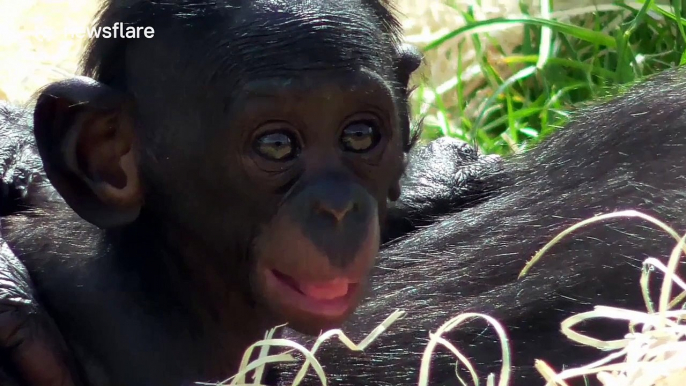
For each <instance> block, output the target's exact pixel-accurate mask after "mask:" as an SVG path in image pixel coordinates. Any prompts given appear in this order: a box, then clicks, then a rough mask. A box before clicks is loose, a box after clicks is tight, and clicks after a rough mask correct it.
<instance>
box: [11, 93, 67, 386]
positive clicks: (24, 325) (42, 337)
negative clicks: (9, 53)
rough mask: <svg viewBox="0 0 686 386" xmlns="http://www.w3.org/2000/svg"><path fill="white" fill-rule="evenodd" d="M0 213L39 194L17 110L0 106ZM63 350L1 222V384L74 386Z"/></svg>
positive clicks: (29, 142) (23, 206) (37, 171)
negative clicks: (5, 236) (8, 243)
mask: <svg viewBox="0 0 686 386" xmlns="http://www.w3.org/2000/svg"><path fill="white" fill-rule="evenodd" d="M0 138H2V140H1V141H0V214H1V215H2V216H8V215H12V214H13V213H15V212H18V211H21V210H29V209H30V208H31V206H32V204H33V202H34V201H35V200H37V199H38V196H39V194H40V192H45V189H43V188H42V187H40V181H42V180H43V179H42V169H41V162H40V158H39V157H38V156H37V154H36V153H35V152H34V147H33V135H32V132H31V131H30V126H29V125H28V121H27V118H26V114H24V111H23V110H22V109H18V108H12V107H10V106H7V105H3V104H0ZM68 357H69V356H68V355H67V350H66V349H65V345H64V342H63V340H62V338H61V335H60V333H59V332H58V331H57V330H56V328H55V326H54V324H53V322H52V320H51V319H50V318H49V317H48V316H47V315H46V314H45V313H44V311H43V310H42V308H41V307H40V306H39V305H38V303H37V302H36V300H35V298H34V294H33V284H32V283H31V280H30V278H29V276H28V273H27V272H26V269H25V268H24V266H23V264H22V263H21V262H20V261H19V260H18V259H17V257H16V256H15V255H14V253H13V252H12V250H10V248H9V246H8V245H7V243H6V242H5V240H4V238H3V236H2V218H0V384H1V385H3V386H14V385H30V386H69V385H76V384H77V383H76V382H74V381H73V379H72V377H71V374H72V370H71V368H70V366H69V365H68V364H67V363H68V359H67V358H68Z"/></svg>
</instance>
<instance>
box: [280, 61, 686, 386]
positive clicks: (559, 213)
mask: <svg viewBox="0 0 686 386" xmlns="http://www.w3.org/2000/svg"><path fill="white" fill-rule="evenodd" d="M685 71H686V68H680V69H675V70H670V71H667V72H665V73H662V74H660V75H658V76H655V77H652V78H651V79H649V80H648V81H645V82H643V83H642V84H639V85H637V86H635V87H633V88H631V89H630V90H628V91H626V92H625V93H624V94H623V95H621V96H619V97H617V98H615V99H613V100H610V101H607V102H603V103H599V104H597V105H596V106H594V107H590V108H587V109H584V110H581V111H578V112H576V117H575V118H574V119H573V120H572V121H571V122H570V123H569V124H567V125H566V126H565V127H563V128H561V129H560V130H559V131H558V132H556V133H555V134H553V135H551V136H550V137H549V138H547V139H546V140H545V141H544V142H543V143H541V144H540V145H538V146H537V147H535V148H534V149H532V150H530V151H528V152H527V153H524V154H520V155H518V156H515V157H512V158H511V159H509V160H507V161H506V162H505V163H504V165H503V167H502V169H501V170H499V171H495V172H491V171H487V172H486V173H487V174H486V175H484V176H483V177H484V178H483V180H482V181H483V182H484V184H485V186H486V188H485V190H486V191H488V190H489V189H491V188H496V192H494V193H495V194H493V195H492V196H491V197H490V198H488V199H487V200H486V201H485V202H481V203H479V204H477V205H475V206H473V207H470V208H468V209H465V210H463V211H460V212H459V213H451V214H447V215H446V214H443V215H440V214H439V217H438V218H437V219H436V222H435V223H433V224H432V225H429V226H427V227H425V228H422V229H421V230H420V231H418V232H416V233H413V234H411V235H409V236H407V237H405V238H403V239H401V240H398V241H397V242H396V243H394V244H393V245H391V246H389V247H388V248H385V249H383V250H382V251H381V253H380V257H379V263H378V268H377V269H376V270H375V272H374V274H373V278H372V282H373V283H375V284H374V286H373V289H372V293H371V295H370V297H369V301H366V302H364V303H363V304H362V305H361V306H360V307H359V308H358V310H357V312H356V313H355V315H353V316H352V317H351V319H350V320H349V321H348V322H346V323H345V324H344V326H343V329H344V331H346V332H349V336H350V337H351V339H353V340H355V339H362V337H363V336H364V335H365V334H367V333H368V332H369V331H372V329H373V328H375V327H376V326H377V325H378V323H380V322H381V321H382V320H383V319H384V318H385V317H387V316H388V314H390V312H392V311H393V310H395V309H402V310H406V311H407V315H406V316H405V318H404V319H402V320H400V321H398V322H396V323H395V324H394V325H393V326H392V327H390V328H389V329H388V330H387V331H386V332H385V333H384V334H383V335H382V336H381V337H379V339H378V340H377V341H376V342H375V343H374V344H373V345H372V346H370V347H369V348H367V349H366V350H365V352H364V353H362V354H356V353H352V352H349V351H348V350H347V349H344V348H342V346H341V345H336V344H331V345H324V346H323V348H322V350H318V351H317V358H318V359H319V360H320V362H321V363H322V364H323V365H324V367H325V368H324V370H325V372H326V373H327V375H328V376H329V377H328V379H329V381H330V382H335V383H336V385H359V384H369V385H408V386H409V385H416V384H417V380H418V372H419V363H420V360H421V355H422V353H423V351H424V348H425V347H426V342H427V339H428V334H429V332H435V331H436V329H437V328H438V327H439V326H440V325H441V324H443V323H444V322H446V321H448V320H449V319H450V318H451V317H453V316H457V315H458V314H460V313H463V312H479V313H486V314H488V315H491V316H493V317H494V318H496V319H498V321H499V322H501V323H502V324H503V325H504V326H505V328H506V329H507V332H508V339H509V342H510V345H511V350H512V351H511V352H512V364H513V367H512V370H513V372H512V375H511V378H510V384H511V385H516V386H518V385H525V386H526V385H532V384H542V383H544V382H543V378H541V376H540V375H539V373H538V372H537V371H536V370H535V369H534V367H533V365H534V361H535V360H536V359H542V360H545V361H546V362H547V363H549V364H550V365H551V366H553V368H555V369H557V370H561V369H563V368H569V367H574V366H581V365H586V364H589V363H591V362H593V361H595V360H598V359H600V358H602V357H605V356H606V355H607V353H603V352H601V351H598V350H597V349H594V348H589V347H585V346H584V347H582V346H580V345H577V344H575V343H573V342H572V341H570V340H568V339H567V338H566V337H565V336H564V335H563V334H562V333H561V332H560V323H561V322H562V321H563V320H564V319H566V318H568V317H569V316H571V315H573V314H576V313H580V312H585V311H591V310H592V309H593V307H594V306H596V305H604V306H615V307H622V308H628V309H634V310H639V311H645V305H644V302H643V298H642V295H641V286H640V284H639V278H640V276H641V267H642V262H643V261H644V260H645V259H646V258H648V257H655V258H659V259H662V260H663V261H666V259H667V258H668V257H669V255H670V253H671V251H672V249H673V248H674V246H675V241H674V239H673V238H672V237H671V236H669V235H667V234H665V233H664V232H663V231H661V230H659V229H657V228H656V227H654V226H652V225H650V224H648V223H646V222H644V221H642V220H638V219H621V220H614V221H608V222H605V223H602V224H600V225H594V226H591V227H588V228H584V229H581V230H579V231H577V232H575V233H574V234H573V235H572V236H571V237H567V238H565V239H563V240H562V241H561V242H560V243H559V244H557V245H556V246H554V247H553V248H552V249H550V250H549V251H548V252H547V253H546V255H545V256H544V258H543V259H542V260H541V261H540V262H539V263H537V264H536V265H535V266H534V267H533V268H532V270H531V271H530V272H529V274H528V275H526V276H525V277H524V278H523V279H521V280H518V279H517V276H518V274H519V272H520V271H521V270H522V268H524V265H525V264H526V262H527V261H528V260H529V259H530V258H531V257H533V256H534V254H535V253H536V252H537V251H538V250H539V249H540V248H541V247H542V246H543V245H544V244H545V243H547V242H548V241H550V240H551V239H552V238H553V237H554V236H556V235H557V234H558V233H559V232H561V231H562V230H564V229H566V228H567V227H569V226H571V225H573V224H575V223H577V222H578V221H581V220H583V219H586V218H590V217H592V216H594V215H597V214H602V213H609V212H614V211H619V210H626V209H636V210H638V211H641V212H643V213H646V214H648V215H652V216H655V217H657V218H659V219H660V220H663V221H665V222H666V223H667V224H669V225H670V226H672V227H673V228H674V229H676V230H677V232H679V233H681V232H684V229H686V216H684V213H686V189H685V187H686V183H685V181H684V175H686V152H684V149H685V146H686V81H685V79H686V77H685V76H686V74H685ZM413 166H414V167H420V166H419V165H418V164H416V163H414V164H413ZM419 170H421V169H419ZM462 170H464V169H462ZM428 174H429V175H430V174H431V172H428ZM429 179H430V180H431V179H432V178H429ZM495 181H500V183H499V184H497V183H495ZM410 191H417V190H416V186H415V187H414V189H410ZM417 207H421V206H417ZM678 271H679V273H680V275H681V277H684V275H685V274H686V263H683V262H682V264H681V265H680V267H679V270H678ZM661 284H662V275H661V274H659V273H656V274H655V275H654V276H653V279H652V280H651V287H652V293H653V294H654V296H657V295H656V294H659V286H660V285H661ZM656 299H657V298H656V297H654V299H653V300H656ZM580 327H581V331H583V332H585V333H586V334H588V335H591V336H593V337H594V338H596V339H601V340H610V339H621V338H623V337H624V334H626V332H627V325H626V323H612V322H607V321H605V322H597V323H596V322H593V323H585V324H584V325H582V326H580ZM286 336H287V337H289V338H291V339H295V340H296V341H298V342H300V343H302V344H304V345H305V346H306V347H309V344H310V342H308V338H307V337H303V336H301V335H299V334H296V333H294V332H290V333H288V334H286ZM444 338H446V339H447V340H449V341H450V342H452V343H454V344H455V345H456V347H458V349H460V350H461V351H462V353H463V354H465V355H466V356H467V357H468V358H470V359H471V360H472V363H473V364H474V366H475V367H476V369H477V372H478V373H479V374H480V379H485V377H486V375H487V374H489V373H495V374H496V375H497V374H499V373H500V366H501V358H502V357H501V352H500V343H499V342H498V340H497V337H496V335H495V333H494V332H493V329H492V328H489V327H488V326H487V325H486V323H485V322H483V321H479V322H471V323H468V324H466V325H465V326H464V327H460V328H459V329H457V330H456V331H455V332H454V333H450V334H447V335H445V336H444ZM454 363H455V359H454V356H453V355H452V354H450V353H448V352H447V350H444V349H439V350H437V352H436V354H435V355H434V359H433V361H432V366H431V369H432V371H431V378H430V379H431V384H432V385H448V384H455V382H456V379H455V367H454ZM295 370H296V369H294V368H291V367H288V366H279V368H278V372H280V373H282V374H284V375H287V374H295ZM290 378H292V377H290V376H285V377H284V379H283V380H282V384H284V385H287V384H288V382H287V381H288V380H289V379H290ZM588 381H589V382H590V384H591V385H597V384H598V382H597V380H596V379H595V378H594V377H589V378H588ZM303 384H307V385H314V384H318V383H317V381H315V380H313V379H309V381H308V382H305V383H303ZM569 384H570V385H584V380H583V379H579V380H577V381H576V382H569Z"/></svg>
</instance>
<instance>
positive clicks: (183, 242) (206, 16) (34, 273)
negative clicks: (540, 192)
mask: <svg viewBox="0 0 686 386" xmlns="http://www.w3.org/2000/svg"><path fill="white" fill-rule="evenodd" d="M119 22H121V23H124V25H125V26H134V27H135V26H144V27H153V28H154V30H155V37H154V38H152V39H140V40H137V39H100V40H94V41H92V43H91V44H90V46H89V49H88V51H87V54H86V56H85V59H84V66H85V74H86V75H87V76H88V78H74V79H70V80H67V81H62V82H58V83H54V84H51V85H49V86H48V87H47V88H45V89H44V90H42V91H41V92H40V95H39V96H38V99H37V101H36V107H35V111H34V114H33V122H28V121H26V122H24V120H25V118H26V117H25V116H23V115H22V112H21V111H18V110H12V111H10V109H8V108H3V109H4V110H3V114H2V115H3V116H4V117H3V118H4V122H3V124H2V125H0V129H2V131H3V133H2V135H3V137H4V136H7V137H8V138H10V141H3V142H2V147H1V148H0V155H1V156H2V161H3V163H2V164H0V166H2V169H0V172H1V173H2V181H3V182H2V189H3V191H2V196H0V197H1V198H2V201H0V208H1V210H2V213H3V216H4V217H3V218H2V228H1V231H2V235H1V236H2V238H1V239H0V240H3V241H2V248H3V249H2V255H1V257H2V264H5V265H7V268H6V269H3V274H4V275H5V276H6V278H5V279H6V280H5V281H3V282H2V283H0V284H1V285H3V286H5V289H6V290H5V292H4V293H3V294H2V296H0V305H2V307H5V308H4V309H0V311H3V310H4V311H5V312H4V313H3V314H0V347H4V348H3V349H2V351H1V352H2V355H3V356H2V357H0V360H2V361H3V363H4V364H5V365H4V368H5V371H6V372H8V373H11V374H9V375H11V376H14V377H15V378H20V379H21V380H22V381H23V382H24V384H26V385H30V386H38V385H62V384H67V381H66V378H65V377H66V376H67V374H68V373H71V374H72V375H74V376H75V377H76V378H79V379H81V380H83V381H85V382H86V383H87V384H89V385H127V386H136V385H146V386H147V385H181V384H189V383H190V382H193V381H218V380H223V379H225V378H226V377H228V376H230V375H232V374H233V373H234V372H235V371H236V369H237V361H238V359H239V358H240V356H241V355H242V352H243V350H244V349H245V348H246V346H247V345H248V344H250V343H252V342H254V341H255V340H257V339H259V338H261V337H262V335H263V333H264V331H265V330H266V329H267V328H270V327H272V326H274V325H276V324H279V323H283V322H289V324H290V325H291V326H293V327H295V328H297V329H299V330H300V331H303V332H308V333H316V332H318V331H320V330H321V329H324V328H328V327H333V326H337V325H338V324H340V323H341V322H342V321H343V320H344V319H346V318H347V317H348V316H349V314H350V313H352V312H353V311H354V309H355V308H356V306H357V303H358V301H359V300H360V298H361V296H362V295H363V293H364V289H365V284H366V282H367V275H368V271H369V269H370V268H371V267H372V265H373V263H374V260H375V257H376V255H377V252H378V249H379V244H380V241H381V240H382V234H385V235H386V238H387V239H390V238H392V237H397V236H399V235H402V233H403V232H407V231H411V230H412V229H414V228H415V227H416V226H419V225H426V224H428V223H430V221H431V218H432V217H433V216H435V215H437V214H439V213H441V212H443V211H453V210H458V209H460V208H463V207H466V206H469V205H473V204H474V202H475V201H474V200H480V199H482V198H484V197H485V196H486V195H484V194H483V192H482V191H483V190H484V185H483V181H482V178H481V177H482V170H491V169H497V168H498V166H497V164H494V163H493V162H492V160H491V158H489V157H479V156H478V155H476V154H474V153H470V152H469V151H468V150H467V149H466V148H464V147H462V146H461V145H456V144H455V143H454V142H452V141H449V140H441V141H438V142H436V143H434V144H432V146H430V147H429V148H427V149H424V150H422V151H420V152H419V153H417V155H416V156H414V157H413V158H414V161H413V162H415V163H416V164H415V166H414V168H415V170H420V169H422V168H426V171H427V176H431V177H432V179H433V181H431V180H429V182H426V181H424V180H421V181H419V180H415V181H413V178H423V177H424V176H423V175H421V174H419V173H416V172H413V173H411V174H410V175H409V176H407V177H405V179H404V180H403V181H401V175H402V174H403V170H404V167H405V159H406V155H407V153H408V151H409V150H410V148H411V147H412V145H413V143H414V137H413V135H412V134H411V131H410V120H409V116H408V111H407V94H408V89H407V82H408V80H409V77H410V75H411V73H412V72H413V71H414V70H415V69H416V68H417V67H418V65H419V63H420V58H419V56H418V55H417V54H416V52H415V51H413V50H412V49H410V48H408V47H405V46H402V45H400V43H399V26H398V23H397V21H396V20H395V19H394V18H393V16H392V15H391V13H390V10H389V8H388V5H387V4H385V3H384V2H382V1H381V0H346V1H340V0H338V1H333V0H332V1H319V2H312V1H287V2H281V1H272V0H262V1H250V2H242V1H238V0H234V1H228V0H226V1H214V2H206V1H202V2H200V1H165V2H151V1H112V2H106V4H105V6H104V8H103V11H102V13H101V15H100V18H99V22H98V25H99V26H109V25H113V24H114V23H119ZM30 126H33V129H34V130H33V131H34V134H35V143H34V140H33V136H29V135H28V132H26V131H25V132H23V133H22V132H21V131H22V130H26V129H27V128H29V127H30ZM10 136H11V137H10ZM37 153H39V155H40V159H39V157H38V155H37ZM433 155H436V156H438V157H440V158H441V159H443V160H445V162H453V161H454V164H445V165H444V164H443V163H439V164H432V161H434V160H431V159H430V157H431V156H433ZM41 161H42V163H41ZM461 166H464V167H465V168H464V169H461V168H460V167H461ZM43 169H44V172H45V173H43ZM46 176H47V178H45V177H46ZM413 176H414V177H413ZM48 180H49V182H48ZM455 180H457V181H455ZM454 182H456V185H457V186H453V183H454ZM404 184H406V185H408V186H410V187H416V188H417V189H419V187H422V186H426V185H429V186H432V187H433V188H434V189H431V190H429V191H428V193H429V194H430V195H431V196H422V194H421V193H413V192H412V190H410V191H409V195H408V193H406V196H405V197H404V198H405V199H404V200H403V199H402V198H403V197H402V196H400V195H401V185H404ZM441 184H442V185H441ZM439 186H442V187H439ZM485 190H489V189H485ZM58 193H59V194H58ZM463 193H464V197H462V196H461V194H463ZM399 196H400V197H401V200H400V204H399V205H397V206H395V207H392V208H390V209H388V210H387V202H388V201H389V200H390V201H395V200H397V199H398V198H399ZM433 196H435V197H436V200H434V199H433ZM422 213H425V215H422ZM387 221H388V222H389V224H390V225H389V226H388V227H387V228H386V227H385V225H386V224H387ZM17 258H18V259H19V260H21V262H22V263H23V264H24V265H25V267H26V271H24V267H22V264H21V263H20V262H19V260H17ZM0 268H2V267H0ZM27 272H28V273H27ZM29 277H30V279H31V280H32V281H33V284H32V283H31V282H30V281H29ZM32 286H33V287H32ZM34 299H38V302H39V303H40V305H39V304H37V303H36V302H35V300H34ZM42 307H44V308H42ZM44 310H47V312H48V313H49V315H50V316H51V317H52V319H53V320H54V325H53V322H52V320H51V319H50V318H48V317H47V315H46V313H45V311H44ZM55 325H56V326H57V327H58V328H59V330H60V332H61V334H62V335H63V336H64V338H65V340H66V344H67V346H68V347H69V348H70V349H71V351H72V352H73V353H74V356H75V359H76V361H75V363H76V365H75V366H73V368H74V369H73V370H71V369H72V366H71V365H70V363H71V358H69V357H68V356H67V355H64V354H63V352H64V351H65V350H64V347H65V344H64V342H63V341H62V340H61V337H60V334H58V333H56V332H55V329H54V326H55ZM52 338H54V339H52ZM3 345H4V346H3ZM7 375H8V374H5V376H7ZM0 380H2V381H5V380H4V379H2V378H0ZM7 382H9V381H7ZM4 384H5V383H3V385H4Z"/></svg>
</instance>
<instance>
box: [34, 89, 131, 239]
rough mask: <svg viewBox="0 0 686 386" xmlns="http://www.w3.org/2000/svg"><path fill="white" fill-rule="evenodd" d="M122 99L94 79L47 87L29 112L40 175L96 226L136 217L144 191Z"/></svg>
mask: <svg viewBox="0 0 686 386" xmlns="http://www.w3.org/2000/svg"><path fill="white" fill-rule="evenodd" d="M127 110H128V109H127V98H126V97H125V95H124V94H122V93H120V92H117V91H115V90H113V89H112V88H110V87H108V86H106V85H103V84H101V83H99V82H97V81H95V80H93V79H90V78H85V77H77V78H72V79H68V80H64V81H60V82H56V83H52V84H50V85H49V86H47V87H46V88H45V89H44V90H43V91H42V92H41V93H40V95H39V97H38V100H37V103H36V107H35V110H34V134H35V136H36V143H37V145H38V151H39V153H40V156H41V158H42V159H43V167H44V168H45V173H46V175H47V177H48V179H50V182H51V183H52V184H53V186H54V187H55V189H57V191H58V192H59V193H60V195H62V197H63V198H64V200H65V201H66V202H67V204H69V206H70V207H71V208H72V209H74V211H75V212H76V213H77V214H78V215H79V216H81V217H82V218H84V219H85V220H86V221H88V222H90V223H92V224H94V225H96V226H98V227H101V228H112V227H119V226H122V225H126V224H128V223H130V222H132V221H133V220H135V219H136V218H137V217H138V214H139V212H140V209H141V206H142V204H143V203H142V200H143V192H142V189H141V184H140V180H139V172H138V165H137V161H136V151H135V144H136V141H135V136H134V130H133V123H132V121H131V117H130V115H129V112H128V111H127Z"/></svg>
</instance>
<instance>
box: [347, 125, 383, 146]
mask: <svg viewBox="0 0 686 386" xmlns="http://www.w3.org/2000/svg"><path fill="white" fill-rule="evenodd" d="M380 139H381V134H380V133H379V128H378V126H377V124H376V123H375V122H373V121H358V122H353V123H351V124H350V125H348V127H346V128H345V129H343V134H342V135H341V145H342V146H343V150H345V151H350V152H354V153H364V152H367V151H370V150H372V149H373V148H374V146H376V145H377V144H378V143H379V140H380Z"/></svg>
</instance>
